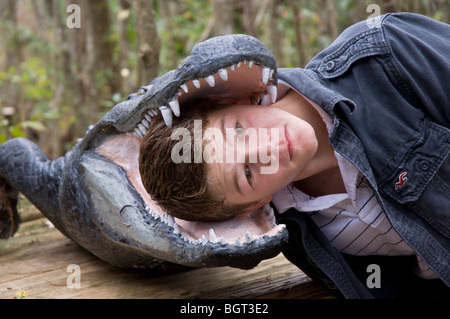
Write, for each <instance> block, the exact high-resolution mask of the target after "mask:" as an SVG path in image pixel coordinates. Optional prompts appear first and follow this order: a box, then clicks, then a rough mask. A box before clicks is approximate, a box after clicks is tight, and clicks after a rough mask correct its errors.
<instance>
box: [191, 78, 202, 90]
mask: <svg viewBox="0 0 450 319" xmlns="http://www.w3.org/2000/svg"><path fill="white" fill-rule="evenodd" d="M192 83H193V84H194V86H195V87H196V88H197V89H199V88H200V81H199V80H197V79H195V80H192Z"/></svg>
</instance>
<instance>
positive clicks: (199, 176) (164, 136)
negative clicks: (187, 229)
mask: <svg viewBox="0 0 450 319" xmlns="http://www.w3.org/2000/svg"><path fill="white" fill-rule="evenodd" d="M211 111H212V108H210V107H190V108H185V109H183V110H182V115H181V116H180V117H175V118H174V119H173V125H172V128H169V127H167V126H166V124H165V123H164V121H163V119H162V117H161V116H156V117H154V118H152V121H151V123H150V128H149V130H148V132H147V134H146V135H145V136H144V138H143V140H142V142H141V146H140V152H139V171H140V173H141V178H142V183H143V185H144V187H145V189H146V190H147V192H148V193H149V194H150V196H151V198H152V199H153V200H155V201H156V202H157V204H158V205H159V206H160V207H161V208H162V209H164V210H165V211H166V212H168V213H170V214H171V215H173V216H175V217H178V218H181V219H185V220H191V221H220V220H226V219H229V218H231V217H233V216H235V215H237V214H240V213H242V212H243V211H244V210H245V209H246V208H248V207H249V206H250V205H251V204H252V203H249V204H245V205H225V203H224V201H225V198H222V197H220V196H218V195H216V194H214V193H213V192H212V191H211V187H210V185H208V182H207V175H206V174H207V170H208V166H207V165H208V164H207V163H206V162H205V161H203V160H202V161H201V162H200V163H195V162H194V152H203V145H196V144H199V143H194V140H198V139H199V138H200V140H201V137H202V136H203V133H204V130H205V128H206V127H207V125H208V120H207V117H208V114H209V112H211ZM194 120H201V121H202V131H201V132H196V130H194ZM177 128H185V129H187V130H189V132H190V138H191V140H190V146H191V147H190V149H191V154H189V155H190V159H191V160H190V161H187V162H183V161H182V162H181V163H175V162H174V161H173V159H172V149H173V148H174V146H175V145H176V144H177V143H180V140H178V139H175V140H172V137H171V135H172V132H173V131H174V130H175V129H177ZM197 131H198V130H197ZM194 134H202V135H201V136H200V137H198V136H197V139H196V138H195V136H194ZM183 142H186V141H183ZM195 147H197V148H201V149H197V150H196V151H195ZM198 154H201V153H198ZM183 155H185V154H183ZM187 157H189V156H187Z"/></svg>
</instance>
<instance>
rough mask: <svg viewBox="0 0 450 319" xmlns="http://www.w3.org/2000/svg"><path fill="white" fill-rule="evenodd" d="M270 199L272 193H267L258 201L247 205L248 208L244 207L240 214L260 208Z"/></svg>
mask: <svg viewBox="0 0 450 319" xmlns="http://www.w3.org/2000/svg"><path fill="white" fill-rule="evenodd" d="M271 200H272V195H269V196H267V197H266V198H262V199H261V200H259V201H258V202H256V203H254V204H252V205H251V206H249V207H248V208H246V209H245V211H244V212H243V213H242V214H243V215H245V214H249V213H251V212H252V211H254V210H255V209H257V208H260V207H262V206H264V205H266V204H268V203H270V201H271Z"/></svg>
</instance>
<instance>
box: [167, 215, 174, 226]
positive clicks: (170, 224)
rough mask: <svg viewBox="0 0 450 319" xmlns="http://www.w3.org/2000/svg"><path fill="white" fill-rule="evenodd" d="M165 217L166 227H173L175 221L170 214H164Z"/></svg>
mask: <svg viewBox="0 0 450 319" xmlns="http://www.w3.org/2000/svg"><path fill="white" fill-rule="evenodd" d="M166 215H167V225H169V226H170V227H174V226H173V225H176V223H175V219H174V218H173V216H172V215H170V214H166Z"/></svg>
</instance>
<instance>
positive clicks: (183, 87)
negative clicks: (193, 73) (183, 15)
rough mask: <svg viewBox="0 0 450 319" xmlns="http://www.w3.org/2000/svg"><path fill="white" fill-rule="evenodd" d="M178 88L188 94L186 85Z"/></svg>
mask: <svg viewBox="0 0 450 319" xmlns="http://www.w3.org/2000/svg"><path fill="white" fill-rule="evenodd" d="M180 88H182V89H183V91H184V92H185V93H187V92H188V88H187V85H186V83H185V84H182V85H180Z"/></svg>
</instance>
